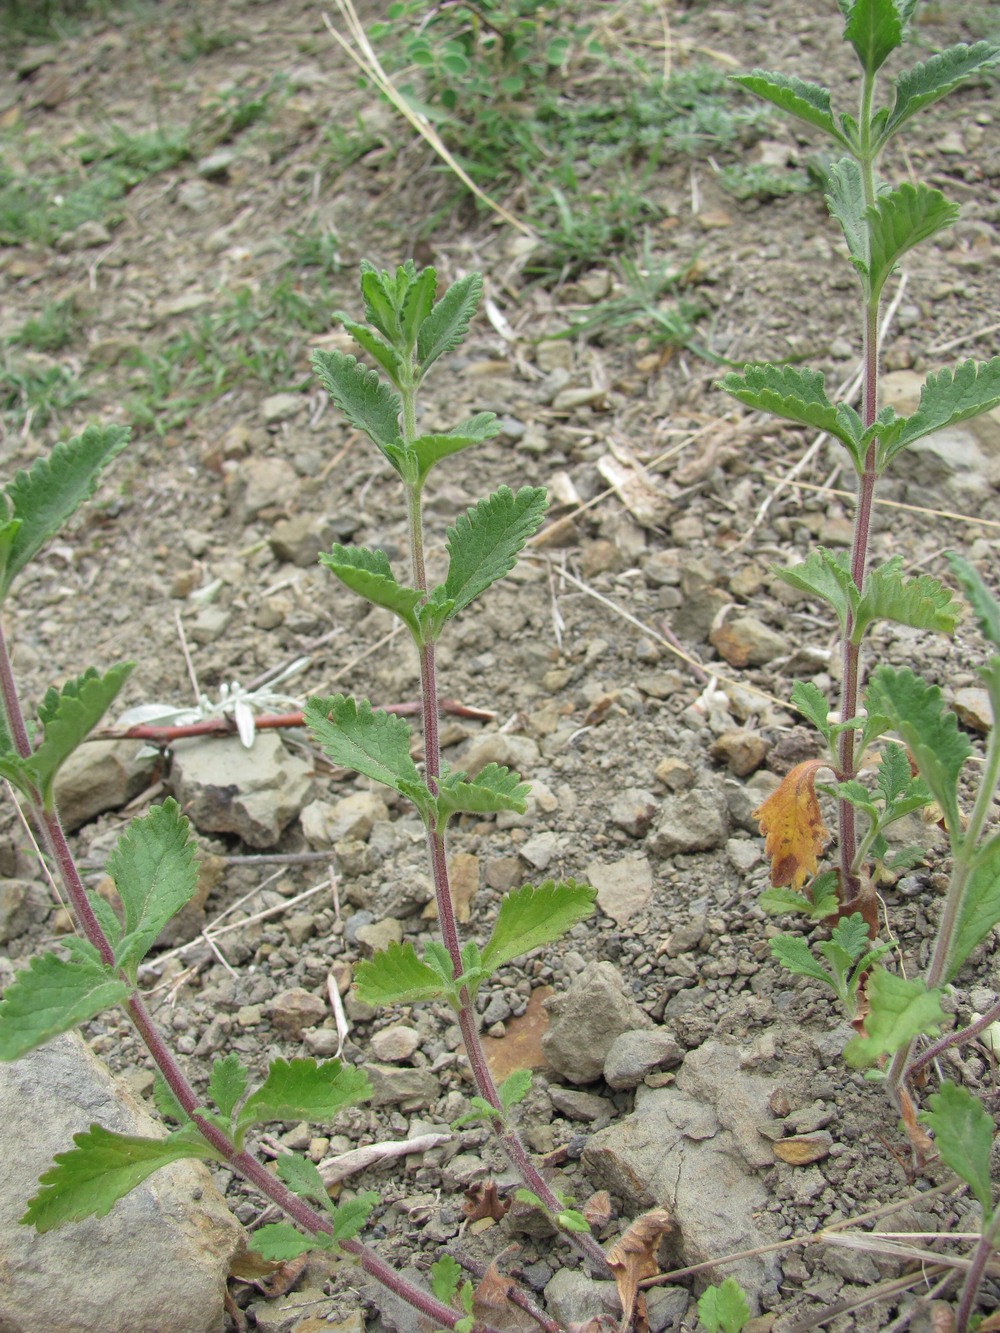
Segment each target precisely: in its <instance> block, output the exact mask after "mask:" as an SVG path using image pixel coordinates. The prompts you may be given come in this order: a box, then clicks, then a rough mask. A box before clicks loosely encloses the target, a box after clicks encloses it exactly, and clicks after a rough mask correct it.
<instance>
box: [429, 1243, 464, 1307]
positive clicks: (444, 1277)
mask: <svg viewBox="0 0 1000 1333" xmlns="http://www.w3.org/2000/svg"><path fill="white" fill-rule="evenodd" d="M461 1281H462V1270H461V1268H459V1266H458V1264H457V1262H456V1261H455V1260H454V1259H453V1258H452V1257H451V1255H450V1254H443V1255H442V1256H441V1258H440V1259H436V1260H435V1261H434V1263H432V1264H431V1291H432V1292H433V1293H434V1295H435V1296H436V1297H437V1298H438V1300H439V1301H440V1302H441V1303H442V1305H450V1304H451V1298H452V1297H453V1296H454V1295H455V1292H456V1291H458V1286H459V1283H460V1282H461Z"/></svg>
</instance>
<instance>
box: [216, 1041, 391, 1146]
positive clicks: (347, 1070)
mask: <svg viewBox="0 0 1000 1333" xmlns="http://www.w3.org/2000/svg"><path fill="white" fill-rule="evenodd" d="M370 1096H371V1086H370V1084H369V1082H368V1076H367V1075H366V1074H365V1073H364V1072H363V1071H362V1070H360V1069H354V1068H353V1067H352V1066H351V1065H345V1064H341V1062H340V1061H339V1060H325V1061H324V1062H323V1063H322V1064H317V1063H316V1061H315V1060H282V1059H280V1058H279V1059H277V1060H272V1061H271V1065H270V1068H269V1069H268V1071H267V1078H266V1079H265V1080H264V1082H263V1083H262V1084H261V1085H260V1087H259V1088H258V1089H257V1091H256V1092H252V1093H251V1094H250V1096H249V1097H248V1098H247V1099H246V1101H245V1102H244V1103H243V1106H242V1108H241V1110H240V1113H239V1116H238V1117H237V1120H236V1126H237V1132H238V1133H239V1134H242V1132H243V1131H244V1130H245V1129H246V1128H247V1127H248V1126H249V1125H262V1124H266V1123H267V1122H268V1121H270V1120H308V1121H310V1122H317V1121H321V1120H329V1119H330V1118H331V1117H332V1116H334V1115H336V1113H337V1112H338V1111H342V1110H343V1109H344V1107H345V1106H356V1105H357V1104H358V1103H359V1102H363V1101H365V1100H366V1099H367V1098H368V1097H370Z"/></svg>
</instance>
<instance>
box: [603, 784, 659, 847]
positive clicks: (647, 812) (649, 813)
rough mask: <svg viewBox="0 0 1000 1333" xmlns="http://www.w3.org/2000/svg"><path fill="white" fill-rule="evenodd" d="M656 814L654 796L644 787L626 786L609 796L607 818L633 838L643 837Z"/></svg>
mask: <svg viewBox="0 0 1000 1333" xmlns="http://www.w3.org/2000/svg"><path fill="white" fill-rule="evenodd" d="M655 814H656V797H655V796H654V795H653V793H652V792H651V791H646V789H645V788H644V787H626V788H625V790H624V791H621V792H617V793H616V794H615V795H614V796H612V798H611V802H610V804H609V806H608V818H609V819H610V820H611V822H612V824H617V825H618V827H619V828H622V829H624V830H625V832H626V833H630V834H631V835H632V837H633V838H644V837H645V836H646V834H647V833H648V832H649V826H650V824H651V823H652V822H653V816H654V815H655Z"/></svg>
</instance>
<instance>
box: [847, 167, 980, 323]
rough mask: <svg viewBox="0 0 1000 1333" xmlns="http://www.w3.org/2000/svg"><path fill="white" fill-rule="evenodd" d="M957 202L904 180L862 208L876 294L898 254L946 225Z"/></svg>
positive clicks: (871, 286) (871, 287)
mask: <svg viewBox="0 0 1000 1333" xmlns="http://www.w3.org/2000/svg"><path fill="white" fill-rule="evenodd" d="M958 212H959V210H958V205H957V204H952V203H949V201H948V200H947V199H946V198H945V197H944V195H943V194H942V193H941V191H940V190H935V189H932V188H931V186H929V185H924V184H923V183H922V182H920V181H918V182H917V184H916V185H911V184H910V183H909V181H904V182H903V184H902V185H900V186H899V187H898V188H897V189H895V190H890V191H889V192H888V193H886V194H882V195H880V196H879V198H878V199H877V200H876V201H875V205H874V207H872V208H869V209H866V210H865V220H866V222H867V224H868V285H867V292H868V295H869V296H870V297H877V296H878V295H879V293H880V292H881V290H882V288H883V287H884V286H885V283H886V280H887V279H888V277H889V275H890V273H892V271H893V269H894V268H895V267H896V264H897V263H898V261H899V260H900V258H901V257H902V256H903V255H904V254H906V252H907V250H911V249H912V248H913V247H914V246H915V245H919V244H920V242H921V241H926V240H927V239H928V237H931V236H934V235H936V234H937V232H939V231H942V230H943V229H944V228H945V227H950V226H951V225H952V223H954V222H955V221H956V220H957V218H958Z"/></svg>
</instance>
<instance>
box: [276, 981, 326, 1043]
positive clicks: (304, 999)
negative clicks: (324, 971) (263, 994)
mask: <svg viewBox="0 0 1000 1333" xmlns="http://www.w3.org/2000/svg"><path fill="white" fill-rule="evenodd" d="M270 1014H271V1022H272V1023H273V1024H274V1026H275V1027H276V1028H277V1030H278V1031H279V1032H280V1033H282V1034H283V1035H284V1036H286V1037H292V1038H295V1039H298V1038H300V1037H301V1036H302V1031H303V1029H304V1028H311V1027H314V1026H315V1025H316V1024H317V1023H322V1021H323V1019H324V1018H326V1015H327V1007H326V1001H325V1000H323V999H321V998H320V996H318V995H313V994H312V992H311V991H307V990H303V989H302V987H301V986H293V987H292V989H291V990H285V991H282V992H281V994H280V995H276V996H275V997H274V999H273V1000H272V1001H271V1005H270Z"/></svg>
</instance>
